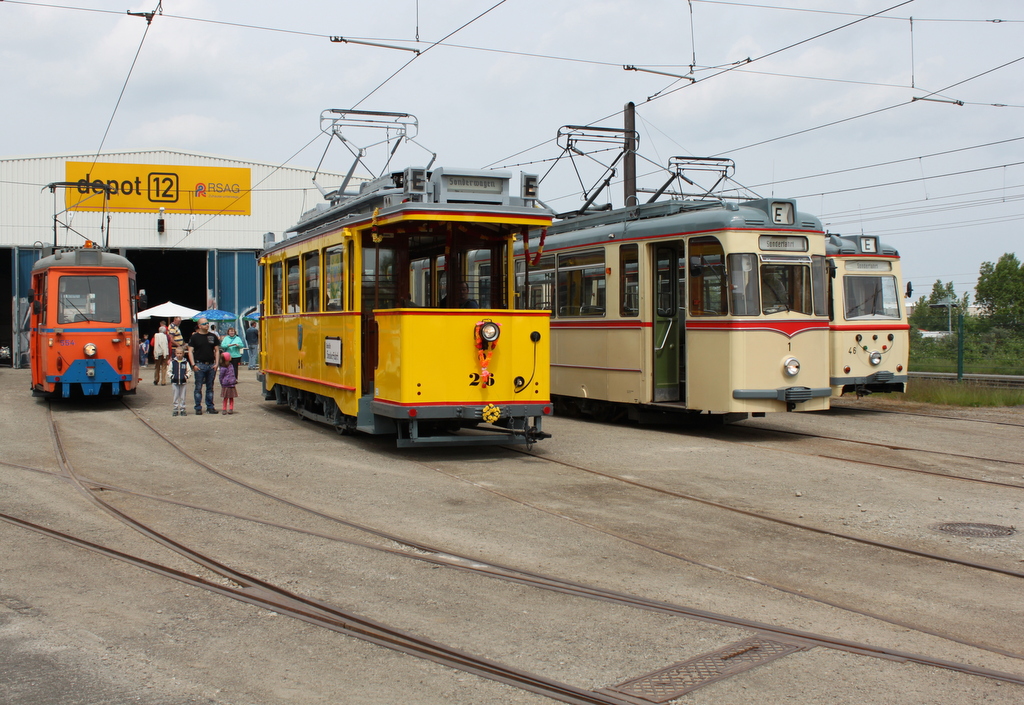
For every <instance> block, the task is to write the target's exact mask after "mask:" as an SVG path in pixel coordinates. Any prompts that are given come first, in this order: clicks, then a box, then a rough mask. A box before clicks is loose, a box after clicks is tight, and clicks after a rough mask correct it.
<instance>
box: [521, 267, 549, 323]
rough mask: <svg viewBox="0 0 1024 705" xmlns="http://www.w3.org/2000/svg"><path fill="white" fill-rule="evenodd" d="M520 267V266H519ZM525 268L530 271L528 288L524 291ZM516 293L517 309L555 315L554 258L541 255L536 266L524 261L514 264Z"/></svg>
mask: <svg viewBox="0 0 1024 705" xmlns="http://www.w3.org/2000/svg"><path fill="white" fill-rule="evenodd" d="M520 265H522V266H520ZM527 267H528V268H529V270H530V288H529V291H527V290H526V283H525V282H526V275H525V271H526V269H527ZM516 292H517V293H518V294H519V296H518V297H517V298H518V299H519V308H520V309H525V310H530V311H550V312H551V315H552V317H554V315H555V256H554V255H543V256H542V257H541V258H540V260H539V261H538V262H537V264H536V265H532V266H529V265H527V264H526V260H525V259H523V260H519V261H518V262H516Z"/></svg>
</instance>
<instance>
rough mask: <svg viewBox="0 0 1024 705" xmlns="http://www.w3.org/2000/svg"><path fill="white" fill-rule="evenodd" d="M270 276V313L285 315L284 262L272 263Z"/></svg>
mask: <svg viewBox="0 0 1024 705" xmlns="http://www.w3.org/2000/svg"><path fill="white" fill-rule="evenodd" d="M268 269H269V274H268V276H269V277H270V302H271V303H270V312H271V313H272V314H277V315H280V314H282V313H284V262H271V264H270V267H269V268H268Z"/></svg>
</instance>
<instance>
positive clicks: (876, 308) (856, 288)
mask: <svg viewBox="0 0 1024 705" xmlns="http://www.w3.org/2000/svg"><path fill="white" fill-rule="evenodd" d="M843 295H844V297H845V304H846V306H845V308H846V319H847V320H851V319H854V318H899V317H900V297H899V293H898V292H897V290H896V277H890V276H885V277H873V276H861V275H858V276H851V275H846V276H845V277H843Z"/></svg>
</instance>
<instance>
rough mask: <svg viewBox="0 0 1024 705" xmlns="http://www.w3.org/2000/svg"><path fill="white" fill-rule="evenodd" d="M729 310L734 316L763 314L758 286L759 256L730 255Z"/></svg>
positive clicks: (728, 261) (728, 259)
mask: <svg viewBox="0 0 1024 705" xmlns="http://www.w3.org/2000/svg"><path fill="white" fill-rule="evenodd" d="M726 261H727V263H728V266H729V308H730V310H731V311H732V313H733V315H734V316H756V315H758V314H759V313H760V312H761V300H760V298H759V297H758V286H757V255H753V254H743V255H729V257H728V258H727V260H726Z"/></svg>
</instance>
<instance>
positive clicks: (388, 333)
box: [260, 168, 552, 446]
mask: <svg viewBox="0 0 1024 705" xmlns="http://www.w3.org/2000/svg"><path fill="white" fill-rule="evenodd" d="M550 222H551V215H550V213H549V212H548V211H547V210H545V209H543V208H540V207H538V206H537V204H536V179H535V178H534V177H523V178H522V179H520V183H518V184H516V188H515V190H513V186H512V175H511V174H510V173H509V172H491V171H477V170H467V169H443V168H436V169H433V170H432V171H431V170H428V169H423V168H410V169H406V170H404V171H399V172H393V173H388V174H385V175H383V176H380V177H378V178H377V179H375V180H373V181H370V182H367V183H365V184H363V185H362V187H361V190H360V192H359V193H358V194H355V195H351V196H344V197H335V199H334V200H333V201H332V203H331V204H330V205H327V204H324V205H323V206H321V207H320V208H317V209H314V210H313V211H310V212H309V213H307V214H306V215H305V216H303V218H302V219H301V220H300V222H299V224H298V225H297V226H295V227H294V228H293V229H292V230H291V231H289V234H290V235H291V236H290V237H287V238H285V239H284V240H283V241H282V242H280V243H277V244H276V245H273V246H271V247H270V248H269V249H267V250H266V252H265V253H264V255H263V257H262V258H261V260H260V264H261V266H262V269H263V272H264V277H265V279H264V292H265V293H264V300H263V304H262V314H263V315H262V318H261V324H260V325H261V331H260V332H261V340H262V341H263V345H262V347H261V351H260V364H261V370H262V372H261V374H262V378H263V382H264V393H265V396H266V397H267V398H268V399H274V400H276V401H277V402H278V403H280V404H288V405H289V406H290V407H291V408H293V409H294V410H295V411H297V412H298V413H300V414H301V415H303V416H306V417H309V418H313V419H316V420H319V421H323V422H326V423H329V424H331V425H333V426H335V427H336V428H338V429H339V430H341V431H360V432H365V433H371V434H396V435H397V436H398V443H399V445H401V446H411V445H417V444H426V443H434V444H484V443H495V442H499V443H509V442H523V443H532V442H534V441H536V440H538V439H541V438H544V437H547V434H545V433H544V432H543V431H542V419H543V417H544V416H545V415H548V414H550V413H551V411H552V407H551V400H550V389H549V367H548V364H549V346H550V338H549V335H550V327H549V314H548V312H547V311H527V310H516V309H515V308H514V305H513V303H514V290H513V286H514V262H513V256H512V247H513V243H514V242H515V240H516V238H521V237H523V236H524V234H525V233H526V232H527V231H528V230H529V229H531V228H534V229H536V228H544V227H547V226H548V225H549V224H550Z"/></svg>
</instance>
